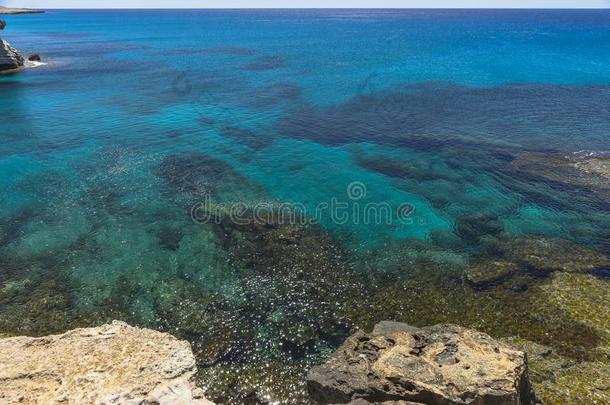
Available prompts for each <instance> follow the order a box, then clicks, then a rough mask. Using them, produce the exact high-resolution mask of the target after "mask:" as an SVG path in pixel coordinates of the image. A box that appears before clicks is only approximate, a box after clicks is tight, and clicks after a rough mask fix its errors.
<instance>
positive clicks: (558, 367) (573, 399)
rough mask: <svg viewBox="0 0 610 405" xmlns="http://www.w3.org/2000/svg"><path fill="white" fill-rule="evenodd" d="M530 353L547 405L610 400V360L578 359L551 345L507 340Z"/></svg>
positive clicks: (536, 384)
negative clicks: (563, 353) (564, 354)
mask: <svg viewBox="0 0 610 405" xmlns="http://www.w3.org/2000/svg"><path fill="white" fill-rule="evenodd" d="M505 340H506V341H507V342H508V343H509V344H511V345H513V346H516V347H518V348H519V349H520V350H523V351H525V352H526V353H527V358H528V361H529V374H530V379H531V381H532V385H533V386H534V389H535V390H536V395H537V396H538V398H539V399H540V400H541V401H542V403H543V404H546V405H564V404H578V405H589V404H608V403H610V366H609V364H608V359H607V358H606V361H605V362H603V361H599V360H598V361H584V362H578V361H575V360H574V359H571V358H569V357H565V356H562V355H560V354H559V353H557V351H556V350H554V349H553V348H551V347H549V346H544V345H540V344H537V343H534V342H530V341H528V340H524V339H519V338H514V337H513V338H508V339H505Z"/></svg>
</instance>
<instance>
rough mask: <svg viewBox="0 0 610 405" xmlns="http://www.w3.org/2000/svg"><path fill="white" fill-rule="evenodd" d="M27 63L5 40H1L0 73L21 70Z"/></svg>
mask: <svg viewBox="0 0 610 405" xmlns="http://www.w3.org/2000/svg"><path fill="white" fill-rule="evenodd" d="M24 63H25V61H24V59H23V56H21V55H19V52H17V50H16V49H15V48H13V47H12V46H11V44H9V43H8V42H6V41H5V40H0V72H4V71H10V70H15V69H19V68H20V67H22V66H23V64H24Z"/></svg>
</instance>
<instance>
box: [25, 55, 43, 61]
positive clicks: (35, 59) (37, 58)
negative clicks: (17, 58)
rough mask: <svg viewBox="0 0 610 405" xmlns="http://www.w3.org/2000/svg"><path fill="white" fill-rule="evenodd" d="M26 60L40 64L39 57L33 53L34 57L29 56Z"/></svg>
mask: <svg viewBox="0 0 610 405" xmlns="http://www.w3.org/2000/svg"><path fill="white" fill-rule="evenodd" d="M28 60H29V61H30V62H40V61H41V58H40V55H38V54H37V53H35V54H34V55H30V57H29V58H28Z"/></svg>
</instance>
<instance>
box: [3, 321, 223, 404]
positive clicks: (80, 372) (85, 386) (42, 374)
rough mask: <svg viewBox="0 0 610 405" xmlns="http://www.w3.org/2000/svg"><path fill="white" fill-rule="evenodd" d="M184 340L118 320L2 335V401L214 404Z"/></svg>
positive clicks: (7, 402) (27, 402) (30, 402)
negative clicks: (55, 331) (56, 331)
mask: <svg viewBox="0 0 610 405" xmlns="http://www.w3.org/2000/svg"><path fill="white" fill-rule="evenodd" d="M195 372H196V367H195V358H194V356H193V353H192V351H191V348H190V345H189V343H188V342H185V341H179V340H177V339H176V338H174V337H173V336H171V335H169V334H166V333H161V332H157V331H153V330H149V329H139V328H134V327H131V326H129V325H127V324H125V323H123V322H118V321H114V322H113V323H112V324H109V325H104V326H101V327H98V328H87V329H75V330H72V331H70V332H67V333H64V334H62V335H54V336H46V337H40V338H32V337H11V338H4V339H0V381H2V384H0V403H2V404H15V403H19V404H56V403H62V404H93V403H96V404H125V403H134V404H136V403H137V404H185V405H186V404H201V405H203V404H212V403H211V402H209V401H207V400H206V399H205V398H204V397H203V392H202V391H201V390H200V389H198V388H195V387H194V385H193V381H192V380H193V376H194V374H195Z"/></svg>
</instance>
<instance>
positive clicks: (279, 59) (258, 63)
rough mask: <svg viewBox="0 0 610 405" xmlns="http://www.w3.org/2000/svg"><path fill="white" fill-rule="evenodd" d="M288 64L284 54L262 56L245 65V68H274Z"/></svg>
mask: <svg viewBox="0 0 610 405" xmlns="http://www.w3.org/2000/svg"><path fill="white" fill-rule="evenodd" d="M285 66H286V58H284V57H283V56H277V55H276V56H261V57H259V58H256V59H255V60H254V61H252V62H250V63H247V64H246V65H244V69H245V70H253V71H257V70H260V71H262V70H273V69H279V68H282V67H285Z"/></svg>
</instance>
